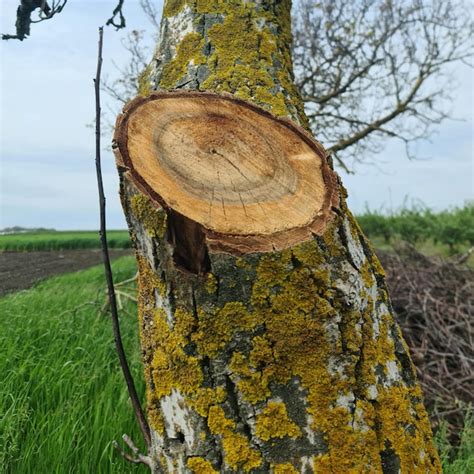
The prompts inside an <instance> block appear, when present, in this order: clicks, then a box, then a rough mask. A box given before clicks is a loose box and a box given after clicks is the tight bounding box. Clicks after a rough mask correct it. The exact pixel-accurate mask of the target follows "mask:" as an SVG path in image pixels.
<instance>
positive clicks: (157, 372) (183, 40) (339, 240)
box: [118, 0, 440, 474]
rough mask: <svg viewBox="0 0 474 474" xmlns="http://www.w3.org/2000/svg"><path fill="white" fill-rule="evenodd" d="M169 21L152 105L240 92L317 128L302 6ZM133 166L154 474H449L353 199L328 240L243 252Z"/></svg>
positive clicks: (168, 13)
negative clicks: (295, 36)
mask: <svg viewBox="0 0 474 474" xmlns="http://www.w3.org/2000/svg"><path fill="white" fill-rule="evenodd" d="M164 12H165V14H164V16H163V20H162V25H161V36H160V40H159V42H158V45H157V49H156V52H155V55H154V58H153V60H152V62H151V64H150V67H149V68H148V70H147V73H146V74H145V75H144V79H143V84H142V85H141V90H142V92H144V93H149V92H152V91H153V90H162V89H168V90H173V89H179V90H180V91H181V90H183V89H189V90H191V91H211V92H217V93H224V92H226V93H230V94H233V96H234V97H237V98H239V99H243V100H245V101H248V102H251V103H252V104H255V105H257V106H259V107H261V108H263V109H266V110H268V111H269V112H271V113H272V114H273V115H276V116H282V117H286V118H287V119H288V120H291V121H293V123H294V124H296V125H298V126H305V124H306V118H305V116H304V113H303V109H302V106H301V101H300V98H299V96H298V94H297V92H296V90H295V89H294V86H293V73H292V68H291V61H290V56H289V54H290V53H289V46H290V38H291V36H290V31H289V28H290V17H289V15H290V2H288V1H265V0H264V1H259V2H257V3H256V4H255V5H252V6H249V4H247V3H246V2H242V3H240V2H232V4H230V2H225V4H223V3H221V2H200V1H198V2H193V1H189V2H186V1H168V2H165V6H164ZM226 133H228V131H226ZM223 134H224V132H223ZM215 151H216V153H213V155H215V156H217V155H218V153H217V152H219V153H221V152H220V150H219V149H216V150H215ZM118 157H119V172H120V174H121V196H122V203H123V207H124V212H125V215H126V217H127V221H128V225H129V228H130V233H131V235H132V239H133V242H134V246H135V249H136V254H137V259H138V263H139V298H138V300H139V321H140V331H141V341H142V349H143V355H144V358H143V360H144V370H145V378H146V382H147V401H148V417H149V420H150V425H151V427H152V438H153V453H152V456H153V459H154V464H155V467H154V472H156V473H159V472H196V473H200V472H206V473H207V472H224V473H227V472H229V473H230V472H255V473H258V472H275V473H291V472H303V473H306V472H308V473H309V472H322V473H324V472H384V473H390V474H391V473H395V472H399V470H400V469H401V471H402V472H430V473H431V472H440V466H439V461H438V458H437V454H436V452H435V450H434V447H433V444H432V440H431V431H430V427H429V422H428V420H427V416H426V413H425V410H424V407H423V405H422V401H421V393H420V391H419V387H418V385H417V383H416V378H415V375H414V371H413V367H412V364H411V361H410V359H409V355H408V353H407V348H406V345H405V343H404V342H403V339H402V337H401V335H400V333H399V329H398V326H397V325H396V323H395V321H394V318H393V311H392V308H391V305H390V300H389V297H388V295H387V291H386V287H385V283H384V276H383V270H382V269H381V267H380V264H379V263H378V260H377V258H376V256H375V254H374V253H373V250H372V248H371V246H370V243H369V242H368V241H367V239H366V238H365V236H364V235H363V234H362V232H361V231H360V229H359V227H358V225H357V223H356V222H355V220H354V219H353V217H352V216H351V214H350V212H349V210H348V209H347V206H346V204H345V195H344V190H343V188H342V185H340V184H339V186H340V189H341V195H340V205H339V207H336V208H333V209H332V210H331V214H332V220H331V219H327V220H326V221H325V222H324V225H322V226H321V227H320V228H319V230H318V231H317V232H316V231H315V232H314V234H313V235H311V234H309V235H305V237H304V238H302V239H301V241H298V242H295V241H292V242H287V244H286V245H281V242H280V243H279V244H277V245H276V247H277V248H278V250H273V251H272V250H271V248H270V249H269V248H266V249H265V250H262V248H261V247H258V245H257V246H256V247H255V248H254V249H253V251H251V250H252V248H251V245H247V246H246V247H245V248H244V251H242V248H243V247H242V246H240V247H239V246H238V248H237V247H236V246H235V241H232V242H231V244H228V245H226V246H222V245H220V246H219V245H215V242H216V238H215V235H214V234H212V232H208V228H207V227H206V225H208V224H209V223H207V224H206V225H204V224H203V223H202V222H196V221H193V220H192V219H190V217H189V215H190V214H192V213H190V214H186V213H181V212H178V211H176V209H175V208H174V207H173V205H170V204H169V202H166V199H165V200H164V201H165V202H161V204H158V203H157V202H156V200H154V199H153V196H151V195H150V194H149V193H148V192H147V191H146V190H145V191H144V188H143V187H140V186H139V187H138V188H137V186H136V182H137V181H136V180H135V179H133V178H131V176H130V173H129V172H128V171H127V168H126V167H124V163H123V161H122V158H123V157H122V156H121V154H120V150H119V152H118ZM224 157H225V158H226V160H227V155H224ZM158 159H159V158H158ZM234 164H235V162H234V161H232V162H231V166H233V165H234ZM223 179H225V177H223ZM158 187H159V186H158ZM232 187H233V192H235V191H236V189H237V190H238V189H239V188H238V186H236V185H235V183H233V186H232ZM157 192H158V193H159V192H160V189H157ZM239 196H240V199H241V200H242V199H243V198H242V196H241V195H239ZM332 205H333V206H334V205H335V204H334V203H333V204H332ZM242 207H243V208H244V210H245V214H244V215H243V217H242V220H245V219H247V218H249V214H248V213H249V212H251V211H249V206H248V205H247V201H246V200H245V199H244V201H243V202H242ZM211 209H212V206H211ZM297 211H298V209H289V211H288V212H289V213H290V214H291V213H293V212H294V213H297ZM250 215H251V214H250ZM226 217H229V215H227V216H226ZM231 217H232V216H231ZM283 217H285V218H286V216H282V219H283ZM221 237H222V236H221ZM221 237H219V238H221ZM232 238H233V237H232ZM213 239H214V240H213ZM196 242H198V243H199V245H198V244H196ZM239 245H240V244H239ZM236 248H237V250H235V249H236ZM196 249H198V250H199V251H197V250H196ZM223 249H225V251H223ZM202 251H204V253H203V252H202Z"/></svg>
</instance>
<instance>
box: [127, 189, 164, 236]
mask: <svg viewBox="0 0 474 474" xmlns="http://www.w3.org/2000/svg"><path fill="white" fill-rule="evenodd" d="M130 210H131V211H132V214H133V215H134V216H135V217H136V218H137V219H138V220H139V221H140V222H141V223H142V224H143V226H144V227H145V229H146V231H147V232H148V233H149V234H150V236H151V237H154V238H163V237H164V235H165V232H166V213H165V211H164V210H163V209H157V208H156V207H155V206H154V205H153V204H152V202H151V200H150V199H149V198H148V197H146V196H144V195H143V194H135V196H133V197H132V198H131V200H130Z"/></svg>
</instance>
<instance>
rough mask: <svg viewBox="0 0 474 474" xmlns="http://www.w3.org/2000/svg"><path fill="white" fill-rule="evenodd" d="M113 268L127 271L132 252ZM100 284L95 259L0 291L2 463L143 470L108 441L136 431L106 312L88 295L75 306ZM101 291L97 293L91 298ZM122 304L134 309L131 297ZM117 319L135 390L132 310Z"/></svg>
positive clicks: (38, 470)
mask: <svg viewBox="0 0 474 474" xmlns="http://www.w3.org/2000/svg"><path fill="white" fill-rule="evenodd" d="M113 268H114V273H115V278H116V279H117V280H124V279H126V278H129V277H131V276H133V275H134V272H135V263H134V259H133V258H132V257H125V258H122V259H119V260H117V261H115V262H114V264H113ZM103 287H104V277H103V268H102V267H95V268H92V269H89V270H85V271H81V272H78V273H72V274H68V275H64V276H60V277H55V278H51V279H49V280H46V281H44V282H42V283H40V284H38V285H37V286H36V287H34V288H33V289H30V290H25V291H21V292H18V293H15V294H11V295H8V296H6V297H3V298H1V299H0V315H1V316H0V348H1V349H0V374H2V383H1V384H0V472H2V473H11V474H43V473H44V474H50V473H58V474H64V473H69V472H70V473H74V474H76V473H77V474H79V473H84V474H86V473H87V474H91V473H128V472H134V473H135V472H147V471H146V470H145V469H143V468H141V467H140V466H139V467H136V466H132V465H129V464H128V463H126V462H125V461H123V460H122V459H121V458H120V457H119V456H118V455H117V454H116V453H115V450H114V449H113V447H112V446H111V442H112V440H113V439H116V440H117V441H120V440H121V436H122V434H123V433H127V434H129V435H130V436H131V437H132V439H134V440H140V434H139V432H138V430H137V428H136V424H135V421H134V415H133V412H132V408H131V405H130V403H129V401H128V396H127V392H126V388H125V384H124V381H123V379H122V374H121V372H120V368H119V365H118V362H117V355H116V353H115V349H114V345H113V337H112V329H111V323H110V320H109V316H108V315H107V314H106V315H98V313H97V308H96V307H94V306H92V305H89V304H86V305H85V306H82V307H80V305H83V304H84V303H85V302H89V301H94V300H95V299H96V298H97V296H98V289H103ZM104 297H105V293H103V294H102V292H101V294H100V295H99V299H100V300H102V299H103V298H104ZM99 306H100V305H99ZM77 307H79V308H78V309H77V311H75V312H74V311H72V310H73V309H74V308H77ZM128 309H129V310H131V311H132V312H133V313H134V312H135V308H134V307H133V306H132V305H129V307H128ZM121 321H122V328H123V338H124V343H125V345H126V350H127V353H128V354H130V356H129V359H130V362H131V366H132V370H133V372H134V374H135V376H136V380H137V383H138V388H139V390H140V393H143V390H144V387H143V382H142V376H141V363H140V360H139V354H140V352H139V346H138V335H137V322H136V317H135V316H134V315H131V314H128V315H127V314H125V313H124V312H122V316H121Z"/></svg>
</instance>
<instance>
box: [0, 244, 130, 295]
mask: <svg viewBox="0 0 474 474" xmlns="http://www.w3.org/2000/svg"><path fill="white" fill-rule="evenodd" d="M124 255H131V250H117V249H111V250H110V257H111V258H112V259H114V258H118V257H122V256H124ZM101 262H102V255H101V253H100V250H54V251H50V252H48V251H42V252H3V253H0V296H3V295H5V294H6V293H11V292H12V291H17V290H24V289H25V288H29V287H30V286H32V285H34V284H35V283H36V282H38V281H39V280H43V279H44V278H48V277H51V276H54V275H59V274H62V273H69V272H75V271H77V270H82V269H84V268H88V267H92V266H94V265H98V264H100V263H101Z"/></svg>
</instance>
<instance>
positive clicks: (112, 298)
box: [94, 27, 151, 448]
mask: <svg viewBox="0 0 474 474" xmlns="http://www.w3.org/2000/svg"><path fill="white" fill-rule="evenodd" d="M103 34H104V30H103V28H102V27H101V28H99V48H98V56H97V73H96V77H95V79H94V89H95V112H96V120H95V152H96V156H95V164H96V172H97V186H98V191H99V209H100V232H99V235H100V243H101V248H102V258H103V261H104V269H105V279H106V281H107V289H108V296H109V304H110V313H111V317H112V327H113V333H114V341H115V347H116V349H117V354H118V357H119V361H120V366H121V368H122V372H123V375H124V377H125V381H126V383H127V388H128V394H129V396H130V400H131V402H132V405H133V409H134V411H135V416H136V418H137V421H138V424H139V425H140V429H141V431H142V434H143V438H144V439H145V442H146V445H147V447H148V448H149V447H150V445H151V437H150V427H149V426H148V422H147V421H146V418H145V414H144V413H143V410H142V407H141V404H140V399H139V397H138V394H137V390H136V388H135V383H134V381H133V377H132V374H131V372H130V367H129V365H128V362H127V357H126V355H125V350H124V347H123V343H122V336H121V333H120V322H119V317H118V309H117V298H116V294H115V288H114V281H113V275H112V267H111V265H110V256H109V249H108V243H107V230H106V213H105V211H106V209H105V194H104V185H103V181H102V166H101V155H100V147H101V145H100V135H101V132H100V125H101V123H100V118H101V107H100V75H101V71H102V44H103Z"/></svg>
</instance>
